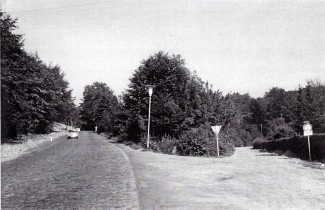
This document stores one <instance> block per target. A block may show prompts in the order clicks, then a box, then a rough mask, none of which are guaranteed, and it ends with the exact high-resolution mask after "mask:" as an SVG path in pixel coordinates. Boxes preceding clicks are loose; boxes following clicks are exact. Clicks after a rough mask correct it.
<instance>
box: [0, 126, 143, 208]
mask: <svg viewBox="0 0 325 210" xmlns="http://www.w3.org/2000/svg"><path fill="white" fill-rule="evenodd" d="M1 209H139V204H138V195H137V189H136V185H135V179H134V174H133V171H132V167H131V166H130V163H129V160H128V157H127V156H126V155H125V154H124V153H123V152H122V151H121V150H120V149H119V148H118V147H116V146H115V145H114V144H111V143H109V142H108V140H105V139H103V138H101V137H99V136H98V135H97V134H95V133H90V132H81V133H80V134H79V139H66V138H62V139H59V140H57V141H54V142H52V143H47V144H45V145H44V146H41V147H39V148H37V149H34V151H33V152H31V153H29V154H25V155H22V156H21V157H18V158H16V159H13V160H11V161H6V162H3V163H1Z"/></svg>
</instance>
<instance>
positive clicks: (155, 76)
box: [80, 52, 325, 155]
mask: <svg viewBox="0 0 325 210" xmlns="http://www.w3.org/2000/svg"><path fill="white" fill-rule="evenodd" d="M147 85H154V86H155V87H154V91H153V92H154V93H153V95H152V104H151V122H150V123H151V126H150V136H151V141H152V142H151V147H152V148H153V149H157V150H161V151H162V150H164V152H166V153H170V152H172V149H173V148H175V147H176V148H178V149H179V150H181V152H182V154H192V155H193V154H194V155H207V154H208V155H211V154H212V153H213V152H214V151H211V149H209V147H215V135H214V133H213V132H212V130H211V126H212V125H222V126H223V127H222V130H221V134H220V135H221V146H220V147H221V149H223V150H224V152H225V153H227V152H231V151H233V148H234V146H247V145H252V142H253V140H254V139H255V138H257V137H263V138H265V139H270V140H272V139H277V138H282V137H287V136H294V135H301V134H302V125H303V122H304V121H307V120H308V121H310V123H311V124H312V125H313V126H314V127H313V128H314V132H316V133H324V132H325V85H324V83H322V82H321V81H320V80H308V81H307V86H306V87H301V86H299V88H298V89H297V90H294V91H285V90H284V89H282V88H278V87H273V88H271V89H270V90H269V91H268V92H266V93H265V95H264V96H263V97H261V98H252V97H251V96H250V95H249V94H239V93H228V94H226V95H223V94H222V92H220V91H219V90H217V91H214V90H213V87H212V85H211V84H209V83H208V82H203V81H202V79H201V78H200V77H199V76H198V75H197V73H196V72H191V71H190V70H189V69H187V68H186V66H185V60H184V59H182V58H181V56H180V55H169V54H168V53H164V52H158V53H156V54H155V55H153V56H150V57H149V58H148V59H146V60H143V61H142V63H141V64H140V66H139V67H138V69H136V70H135V71H134V73H133V75H132V77H131V78H130V84H129V86H128V89H127V90H126V92H124V93H123V94H122V95H121V96H119V99H118V97H117V96H115V95H114V93H113V91H112V90H111V89H110V88H109V87H108V86H107V85H106V84H105V83H98V82H96V83H94V84H93V85H88V86H86V87H85V91H84V99H83V103H82V104H81V107H80V108H81V116H82V119H83V122H84V128H87V129H94V126H98V130H99V131H104V132H106V133H108V134H110V135H112V136H116V135H118V136H119V138H120V140H122V141H131V142H135V143H143V144H144V142H145V141H146V138H147V125H148V107H149V104H148V103H149V100H148V91H147V88H146V86H147ZM166 145H167V146H166ZM166 147H167V148H166Z"/></svg>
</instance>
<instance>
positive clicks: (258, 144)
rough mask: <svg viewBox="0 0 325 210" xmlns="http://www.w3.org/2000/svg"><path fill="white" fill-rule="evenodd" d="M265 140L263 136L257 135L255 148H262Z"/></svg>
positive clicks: (254, 143)
mask: <svg viewBox="0 0 325 210" xmlns="http://www.w3.org/2000/svg"><path fill="white" fill-rule="evenodd" d="M265 141H266V139H264V138H263V137H256V138H255V139H254V141H253V149H262V143H263V142H265Z"/></svg>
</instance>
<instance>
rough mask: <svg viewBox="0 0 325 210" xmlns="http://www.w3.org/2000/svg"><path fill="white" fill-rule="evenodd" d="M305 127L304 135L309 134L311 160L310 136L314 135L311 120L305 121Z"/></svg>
mask: <svg viewBox="0 0 325 210" xmlns="http://www.w3.org/2000/svg"><path fill="white" fill-rule="evenodd" d="M303 129H304V136H307V138H308V151H309V160H311V153H310V140H309V136H312V135H313V127H312V126H311V124H310V123H309V121H305V122H304V125H303Z"/></svg>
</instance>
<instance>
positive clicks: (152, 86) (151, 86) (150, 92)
mask: <svg viewBox="0 0 325 210" xmlns="http://www.w3.org/2000/svg"><path fill="white" fill-rule="evenodd" d="M146 87H147V89H148V93H149V114H148V139H147V148H149V140H150V110H151V96H152V92H153V88H154V87H155V86H154V85H146Z"/></svg>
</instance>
